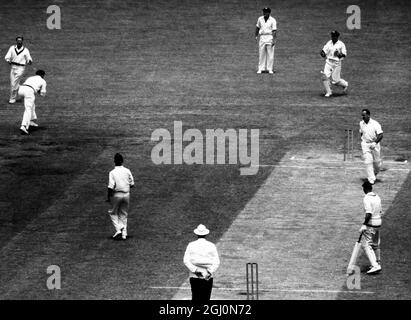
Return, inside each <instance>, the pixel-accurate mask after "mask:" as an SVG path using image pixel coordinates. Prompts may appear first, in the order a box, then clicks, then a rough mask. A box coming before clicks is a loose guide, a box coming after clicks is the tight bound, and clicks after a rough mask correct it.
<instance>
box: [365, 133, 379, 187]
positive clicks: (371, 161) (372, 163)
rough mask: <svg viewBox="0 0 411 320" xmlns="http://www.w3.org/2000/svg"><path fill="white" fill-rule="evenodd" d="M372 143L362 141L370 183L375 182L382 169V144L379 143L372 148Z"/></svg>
mask: <svg viewBox="0 0 411 320" xmlns="http://www.w3.org/2000/svg"><path fill="white" fill-rule="evenodd" d="M370 145H371V143H367V142H364V141H362V142H361V149H362V154H363V159H364V164H365V168H366V171H367V179H368V181H369V182H370V183H374V182H375V180H376V177H375V176H376V175H377V174H378V173H379V172H380V169H381V162H382V161H381V146H380V144H379V143H377V145H376V146H375V148H374V149H371V148H370Z"/></svg>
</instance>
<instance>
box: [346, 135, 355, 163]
mask: <svg viewBox="0 0 411 320" xmlns="http://www.w3.org/2000/svg"><path fill="white" fill-rule="evenodd" d="M344 131H345V146H344V161H347V160H354V132H353V131H352V130H351V129H345V130H344Z"/></svg>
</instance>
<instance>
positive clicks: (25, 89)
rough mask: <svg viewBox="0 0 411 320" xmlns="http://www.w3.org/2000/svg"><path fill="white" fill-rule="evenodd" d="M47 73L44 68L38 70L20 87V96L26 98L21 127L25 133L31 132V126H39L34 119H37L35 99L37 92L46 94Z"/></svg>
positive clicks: (42, 94)
mask: <svg viewBox="0 0 411 320" xmlns="http://www.w3.org/2000/svg"><path fill="white" fill-rule="evenodd" d="M45 75H46V73H45V72H44V71H43V70H37V71H36V75H35V76H32V77H29V78H27V79H26V81H24V83H23V84H22V85H21V86H20V87H19V89H18V96H19V97H23V99H24V114H23V120H22V121H21V127H20V130H21V132H22V133H23V134H29V131H28V130H29V127H30V126H32V127H38V124H37V123H36V122H34V120H37V114H36V104H35V100H36V93H37V94H39V95H41V96H42V97H44V96H45V95H46V86H47V83H46V81H45V80H44V76H45Z"/></svg>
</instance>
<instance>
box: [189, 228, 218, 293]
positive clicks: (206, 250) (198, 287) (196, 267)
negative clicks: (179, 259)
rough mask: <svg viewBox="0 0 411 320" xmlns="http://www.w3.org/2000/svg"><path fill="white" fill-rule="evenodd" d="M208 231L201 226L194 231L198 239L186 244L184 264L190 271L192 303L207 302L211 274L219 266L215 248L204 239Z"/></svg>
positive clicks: (211, 287)
mask: <svg viewBox="0 0 411 320" xmlns="http://www.w3.org/2000/svg"><path fill="white" fill-rule="evenodd" d="M209 232H210V231H209V230H208V229H207V228H206V226H204V225H203V224H200V225H198V227H197V228H196V229H195V230H194V233H195V234H196V235H197V237H198V239H197V240H196V241H192V242H190V243H189V244H188V246H187V249H186V251H185V253H184V264H185V265H186V267H187V268H188V269H189V270H190V285H191V293H192V300H193V301H208V300H210V297H211V291H212V289H213V273H214V272H215V271H216V270H217V268H218V266H219V265H220V259H219V257H218V252H217V248H216V246H215V245H214V244H213V243H212V242H210V241H207V240H206V239H205V237H206V235H207V234H209Z"/></svg>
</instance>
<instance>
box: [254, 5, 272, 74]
mask: <svg viewBox="0 0 411 320" xmlns="http://www.w3.org/2000/svg"><path fill="white" fill-rule="evenodd" d="M270 14H271V9H270V8H264V9H263V15H262V16H261V17H259V18H258V20H257V25H256V29H255V39H256V40H258V36H260V41H259V44H258V47H259V60H258V71H257V73H262V72H265V71H268V73H271V74H272V73H274V69H273V66H274V48H275V43H276V40H277V21H276V20H275V19H274V18H273V17H271V16H270Z"/></svg>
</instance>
